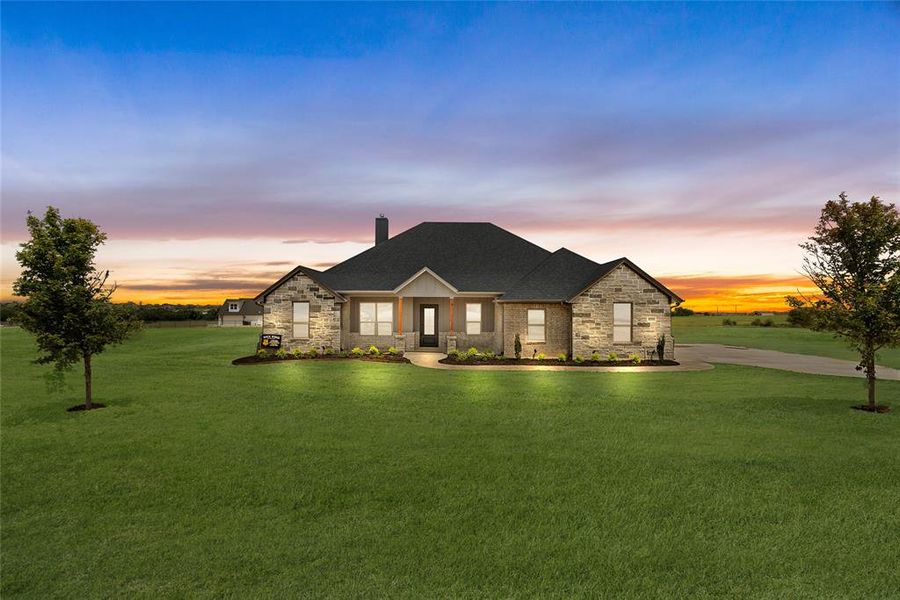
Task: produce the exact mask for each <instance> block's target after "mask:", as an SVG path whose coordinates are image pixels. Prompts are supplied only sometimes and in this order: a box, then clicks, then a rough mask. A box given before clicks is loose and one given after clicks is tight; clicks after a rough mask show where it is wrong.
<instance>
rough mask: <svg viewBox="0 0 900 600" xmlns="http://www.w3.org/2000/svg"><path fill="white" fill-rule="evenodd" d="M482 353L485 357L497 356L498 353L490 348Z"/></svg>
mask: <svg viewBox="0 0 900 600" xmlns="http://www.w3.org/2000/svg"><path fill="white" fill-rule="evenodd" d="M482 355H483V356H484V358H485V359H491V358H497V354H496V353H495V352H494V351H493V350H491V349H490V348H488V349H487V350H485V351H484V352H482Z"/></svg>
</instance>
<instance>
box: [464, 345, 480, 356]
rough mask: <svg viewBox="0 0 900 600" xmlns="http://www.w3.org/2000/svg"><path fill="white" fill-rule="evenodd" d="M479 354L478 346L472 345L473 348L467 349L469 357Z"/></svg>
mask: <svg viewBox="0 0 900 600" xmlns="http://www.w3.org/2000/svg"><path fill="white" fill-rule="evenodd" d="M477 354H478V348H476V347H475V346H472V347H471V348H469V349H468V350H466V356H468V357H469V358H474V357H475V356H476V355H477Z"/></svg>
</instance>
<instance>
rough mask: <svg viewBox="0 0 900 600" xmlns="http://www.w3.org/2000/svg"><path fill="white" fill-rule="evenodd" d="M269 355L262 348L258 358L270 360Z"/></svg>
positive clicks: (257, 355)
mask: <svg viewBox="0 0 900 600" xmlns="http://www.w3.org/2000/svg"><path fill="white" fill-rule="evenodd" d="M268 357H269V353H268V352H267V351H265V350H263V349H262V348H260V349H259V350H257V351H256V358H268Z"/></svg>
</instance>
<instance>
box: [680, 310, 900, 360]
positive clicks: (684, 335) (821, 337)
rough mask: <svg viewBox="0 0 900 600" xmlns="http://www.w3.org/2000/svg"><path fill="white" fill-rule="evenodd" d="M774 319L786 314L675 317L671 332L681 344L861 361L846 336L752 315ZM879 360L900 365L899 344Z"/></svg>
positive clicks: (884, 352) (880, 355)
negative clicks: (767, 323) (757, 322)
mask: <svg viewBox="0 0 900 600" xmlns="http://www.w3.org/2000/svg"><path fill="white" fill-rule="evenodd" d="M725 318H728V319H734V320H736V321H737V322H738V325H737V326H736V327H734V326H732V327H725V326H723V325H722V320H723V319H725ZM757 318H758V319H762V320H765V319H772V320H773V321H775V322H776V323H785V322H786V321H785V317H784V315H776V316H774V317H750V316H746V315H739V316H729V317H713V316H706V315H692V316H690V317H673V318H672V335H673V336H674V337H675V342H676V343H678V344H731V345H736V346H747V347H750V348H762V349H763V350H778V351H780V352H795V353H797V354H812V355H816V356H829V357H831V358H843V359H847V360H853V361H858V360H859V354H858V353H856V352H855V351H854V350H852V349H851V348H850V347H848V346H847V344H846V342H844V341H843V340H839V339H835V337H834V336H833V335H832V334H830V333H825V332H821V331H810V330H809V329H800V328H797V327H753V326H751V325H750V322H751V321H752V320H753V319H757ZM878 364H880V365H884V366H887V367H894V368H896V369H900V348H889V349H886V350H882V351H881V352H879V353H878Z"/></svg>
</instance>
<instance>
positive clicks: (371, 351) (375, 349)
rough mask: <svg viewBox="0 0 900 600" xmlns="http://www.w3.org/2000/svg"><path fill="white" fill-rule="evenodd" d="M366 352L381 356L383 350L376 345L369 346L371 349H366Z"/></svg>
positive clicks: (370, 354)
mask: <svg viewBox="0 0 900 600" xmlns="http://www.w3.org/2000/svg"><path fill="white" fill-rule="evenodd" d="M366 354H368V355H369V356H379V355H380V354H381V350H379V349H378V348H377V347H375V346H369V349H368V350H366Z"/></svg>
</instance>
